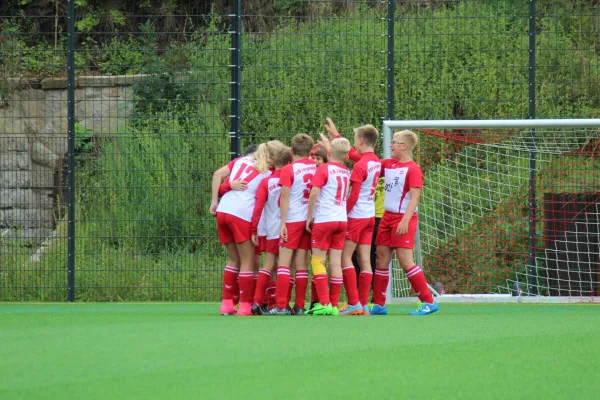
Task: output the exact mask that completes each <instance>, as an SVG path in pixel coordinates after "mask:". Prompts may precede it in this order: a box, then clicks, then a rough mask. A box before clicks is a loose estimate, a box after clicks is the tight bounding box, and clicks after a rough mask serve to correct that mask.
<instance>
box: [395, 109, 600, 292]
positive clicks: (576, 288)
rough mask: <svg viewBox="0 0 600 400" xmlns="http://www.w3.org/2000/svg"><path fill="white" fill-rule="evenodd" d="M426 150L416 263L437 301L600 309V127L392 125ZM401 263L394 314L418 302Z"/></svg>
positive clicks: (421, 156) (563, 123) (596, 122)
mask: <svg viewBox="0 0 600 400" xmlns="http://www.w3.org/2000/svg"><path fill="white" fill-rule="evenodd" d="M398 129H410V130H413V131H414V132H416V133H417V134H418V136H419V138H420V144H419V147H418V149H417V150H416V152H415V154H414V156H415V160H416V161H417V162H418V163H419V164H420V165H421V167H422V169H423V173H424V175H425V186H424V189H423V192H422V197H421V201H420V204H419V208H418V213H419V230H418V233H417V238H416V246H415V260H416V262H417V263H418V264H419V265H421V266H422V267H423V268H424V271H425V274H426V277H427V279H428V282H429V283H430V286H431V287H432V288H433V289H435V291H436V293H434V294H435V295H436V296H438V299H439V300H440V301H505V302H506V301H536V302H553V301H556V302H595V301H598V299H600V247H599V246H600V240H599V232H600V157H599V155H600V119H538V120H440V121H385V122H384V125H383V150H384V156H385V157H389V154H390V142H391V139H392V135H393V132H394V131H395V130H398ZM411 295H412V294H411V290H410V285H409V284H408V282H407V279H406V276H405V274H404V272H403V271H402V269H401V268H400V266H399V265H398V263H397V261H396V260H394V261H393V262H392V265H391V279H390V285H389V288H388V299H389V301H390V302H400V301H402V300H403V299H406V298H410V296H411Z"/></svg>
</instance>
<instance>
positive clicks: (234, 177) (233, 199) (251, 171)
mask: <svg viewBox="0 0 600 400" xmlns="http://www.w3.org/2000/svg"><path fill="white" fill-rule="evenodd" d="M255 162H256V160H255V159H254V158H252V157H240V158H238V159H237V160H234V161H233V162H232V163H229V164H228V165H229V169H230V170H231V173H230V174H229V177H228V178H227V179H228V181H229V182H233V181H243V182H246V183H247V184H248V187H247V189H246V190H230V191H229V192H227V193H225V195H223V197H222V198H221V201H219V206H218V207H217V212H222V213H225V214H231V215H234V216H236V217H238V218H241V219H243V220H245V221H248V222H250V221H252V211H253V209H254V204H255V203H256V198H255V195H256V190H257V189H258V185H260V181H262V180H263V178H265V177H267V176H269V175H270V174H271V171H267V172H264V173H262V174H261V173H260V172H258V171H257V170H256V168H254V163H255Z"/></svg>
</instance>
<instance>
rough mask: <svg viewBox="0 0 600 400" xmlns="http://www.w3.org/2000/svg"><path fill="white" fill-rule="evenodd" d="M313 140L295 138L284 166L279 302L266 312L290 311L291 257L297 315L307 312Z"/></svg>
mask: <svg viewBox="0 0 600 400" xmlns="http://www.w3.org/2000/svg"><path fill="white" fill-rule="evenodd" d="M313 145H314V141H313V140H312V138H311V137H310V136H308V135H306V134H303V133H301V134H298V135H296V136H294V137H293V138H292V146H291V147H292V155H293V162H292V163H291V164H288V165H286V166H285V167H283V168H282V169H281V175H280V178H279V185H280V186H281V195H280V202H279V204H280V211H281V224H280V230H279V267H278V268H277V283H276V295H275V296H276V306H275V307H273V308H271V309H269V310H268V311H267V313H266V314H267V315H291V314H292V310H290V309H289V303H288V289H289V285H290V266H291V264H292V258H293V259H294V264H295V266H296V300H295V303H294V310H293V314H294V315H304V311H305V310H304V302H305V299H306V288H307V286H308V269H307V268H308V257H307V256H308V250H309V249H310V234H309V233H308V232H307V231H306V229H305V227H306V220H307V217H308V196H309V193H310V183H311V180H312V178H313V176H314V174H315V171H316V169H317V167H316V166H315V162H314V161H313V160H312V159H311V158H310V153H311V150H312V148H313Z"/></svg>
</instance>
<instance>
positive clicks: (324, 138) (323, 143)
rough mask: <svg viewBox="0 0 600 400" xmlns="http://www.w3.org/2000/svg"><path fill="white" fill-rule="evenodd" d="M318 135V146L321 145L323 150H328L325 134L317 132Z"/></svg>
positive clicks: (328, 143) (328, 144)
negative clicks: (319, 138)
mask: <svg viewBox="0 0 600 400" xmlns="http://www.w3.org/2000/svg"><path fill="white" fill-rule="evenodd" d="M319 136H321V140H319V141H318V144H319V146H321V147H323V148H324V149H325V150H327V151H329V148H330V147H331V143H330V141H329V138H328V137H327V136H325V135H323V134H322V133H319Z"/></svg>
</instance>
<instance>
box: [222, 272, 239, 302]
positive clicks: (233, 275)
mask: <svg viewBox="0 0 600 400" xmlns="http://www.w3.org/2000/svg"><path fill="white" fill-rule="evenodd" d="M238 273H239V270H238V269H237V268H235V267H232V266H229V265H228V266H226V267H225V271H223V300H232V299H233V295H234V288H235V287H236V286H237V285H236V282H237V278H238Z"/></svg>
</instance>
